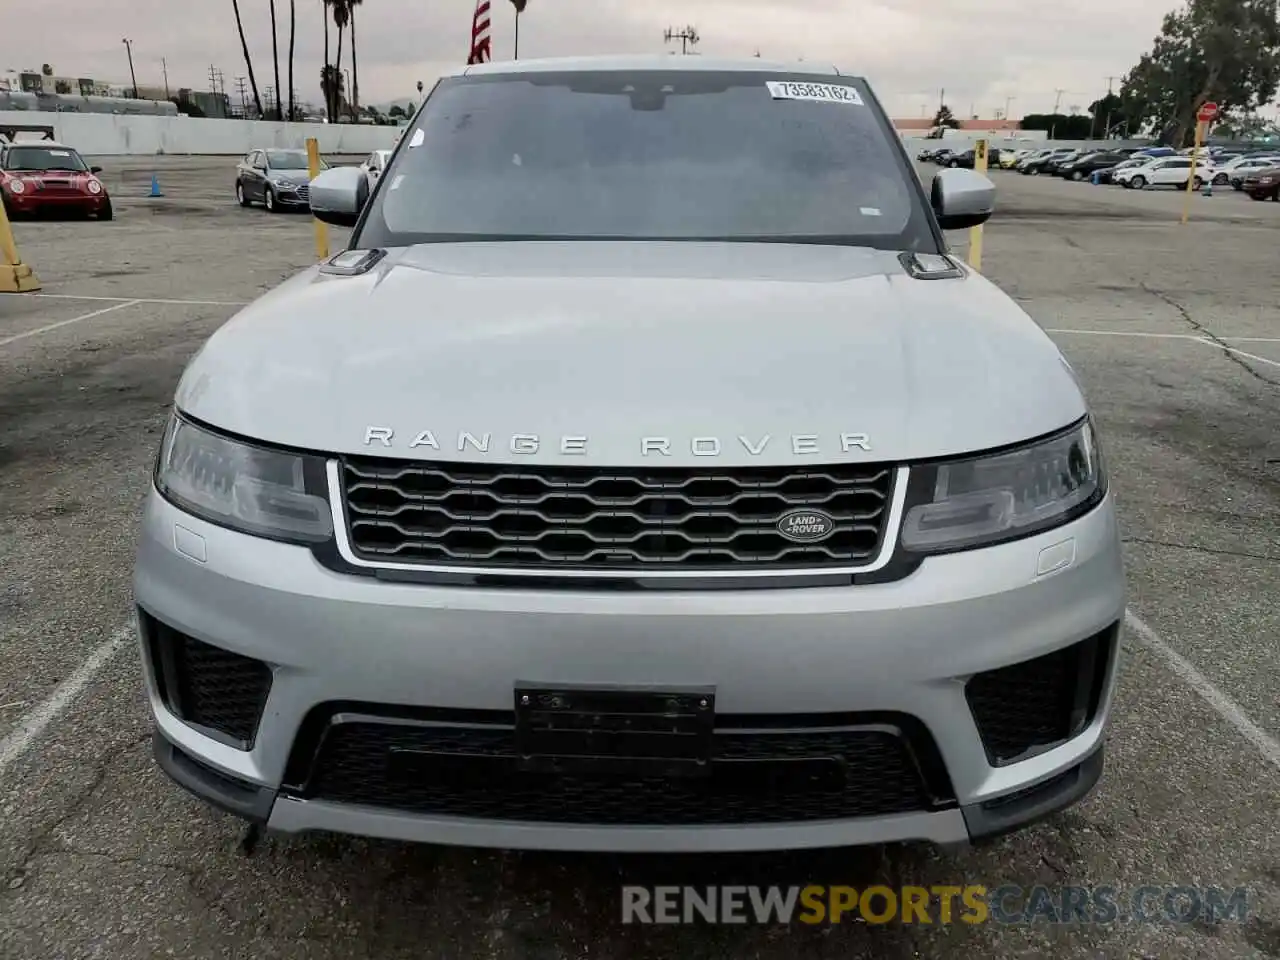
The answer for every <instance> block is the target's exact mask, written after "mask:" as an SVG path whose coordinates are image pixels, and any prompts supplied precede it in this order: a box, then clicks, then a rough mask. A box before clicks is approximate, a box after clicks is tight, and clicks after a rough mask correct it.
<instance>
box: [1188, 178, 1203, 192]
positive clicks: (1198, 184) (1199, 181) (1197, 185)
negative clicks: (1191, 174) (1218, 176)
mask: <svg viewBox="0 0 1280 960" xmlns="http://www.w3.org/2000/svg"><path fill="white" fill-rule="evenodd" d="M1191 186H1192V188H1193V189H1196V190H1203V189H1204V178H1203V177H1196V178H1195V179H1194V180H1192V181H1191Z"/></svg>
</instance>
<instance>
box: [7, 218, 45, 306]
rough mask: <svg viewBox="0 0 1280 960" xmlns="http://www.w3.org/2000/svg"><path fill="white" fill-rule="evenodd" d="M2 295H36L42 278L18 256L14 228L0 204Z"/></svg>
mask: <svg viewBox="0 0 1280 960" xmlns="http://www.w3.org/2000/svg"><path fill="white" fill-rule="evenodd" d="M0 255H3V258H4V259H3V260H0V293H34V292H35V291H36V290H39V289H40V278H39V277H37V276H36V275H35V272H34V271H33V270H32V269H31V268H30V267H29V266H27V265H26V264H25V263H23V262H22V258H21V257H19V256H18V244H17V241H15V240H14V239H13V227H11V226H9V216H8V214H6V213H5V211H4V204H3V203H0Z"/></svg>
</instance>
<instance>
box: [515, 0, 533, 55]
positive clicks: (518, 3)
mask: <svg viewBox="0 0 1280 960" xmlns="http://www.w3.org/2000/svg"><path fill="white" fill-rule="evenodd" d="M511 5H512V6H513V7H515V8H516V43H515V53H514V55H513V56H512V58H511V59H513V60H519V59H520V14H522V13H524V8H525V7H527V6H528V5H529V0H511Z"/></svg>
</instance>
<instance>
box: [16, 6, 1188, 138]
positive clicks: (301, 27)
mask: <svg viewBox="0 0 1280 960" xmlns="http://www.w3.org/2000/svg"><path fill="white" fill-rule="evenodd" d="M296 2H297V18H298V19H297V28H298V34H297V53H296V62H295V72H296V77H297V79H296V85H297V89H298V96H299V99H302V100H309V101H312V102H317V101H319V100H320V92H319V75H320V66H321V63H322V62H323V59H324V55H323V50H324V33H323V26H322V20H321V13H320V11H321V5H320V2H319V0H296ZM493 3H494V24H493V34H494V36H493V50H494V58H495V59H504V60H505V59H509V58H510V57H511V56H512V41H513V23H514V19H515V14H514V9H513V8H512V6H511V4H510V2H509V0H493ZM1175 3H1176V0H1125V2H1123V3H1120V4H1117V3H1115V2H1114V0H1073V2H1071V3H1061V2H1048V0H968V2H961V0H928V2H921V0H529V5H528V9H527V11H526V13H525V15H524V16H523V17H522V18H521V37H520V54H521V56H522V57H536V56H560V55H565V54H596V53H646V52H648V53H661V52H662V51H663V50H664V47H665V44H664V42H663V33H664V31H665V30H666V28H667V27H669V26H670V27H680V26H682V25H684V24H686V23H692V24H693V25H694V26H696V27H697V29H698V30H699V32H700V33H701V34H702V35H703V38H704V39H703V41H702V43H701V44H699V46H698V48H697V49H698V50H700V51H701V52H702V53H703V54H705V55H708V56H712V55H715V56H752V55H753V54H754V53H755V52H756V50H757V48H758V49H759V50H760V53H761V55H762V56H763V57H766V58H771V59H780V60H794V59H797V58H800V57H803V58H805V59H806V60H811V61H823V62H826V63H835V64H837V65H839V66H840V67H842V68H848V69H849V70H851V71H856V72H860V73H863V74H865V75H866V76H868V77H869V78H870V80H871V82H872V83H873V85H874V86H875V88H876V89H877V91H878V92H879V94H880V96H881V98H882V99H883V100H884V101H885V104H886V107H887V108H888V109H889V111H890V112H891V113H892V114H894V115H895V116H899V117H918V116H921V115H922V113H923V112H926V111H928V112H931V111H933V110H934V109H936V108H937V104H938V97H939V90H940V89H942V88H945V90H946V99H947V102H948V103H949V104H950V106H951V108H952V109H953V110H954V111H955V113H956V114H957V115H959V116H963V115H967V114H968V112H969V110H970V108H971V107H972V109H973V110H974V111H975V112H977V113H978V114H980V115H982V116H983V117H984V118H989V117H991V116H992V115H993V113H994V111H996V110H997V109H1001V110H1002V109H1003V108H1004V106H1005V102H1006V98H1007V97H1013V98H1014V100H1013V104H1012V108H1011V113H1012V114H1013V115H1014V116H1015V117H1017V116H1021V115H1022V114H1024V113H1038V112H1048V111H1050V110H1052V108H1053V105H1054V99H1055V96H1056V91H1057V90H1058V89H1059V88H1061V89H1062V90H1063V91H1064V92H1063V93H1062V96H1061V108H1062V110H1063V112H1066V111H1067V110H1068V109H1069V108H1070V107H1072V106H1078V107H1079V108H1081V109H1082V110H1083V109H1086V108H1087V107H1088V104H1089V103H1090V102H1091V101H1092V100H1094V99H1096V98H1097V97H1098V96H1100V95H1101V94H1103V93H1105V92H1106V88H1107V79H1106V78H1107V77H1108V76H1114V77H1120V76H1122V75H1123V74H1124V73H1125V72H1126V71H1127V70H1128V68H1129V67H1130V66H1132V65H1133V63H1135V62H1136V61H1137V58H1138V57H1139V55H1140V54H1141V53H1142V52H1143V51H1145V50H1146V49H1147V48H1148V47H1149V46H1150V43H1151V40H1152V38H1153V37H1154V36H1155V35H1156V33H1157V32H1158V31H1159V28H1160V20H1161V17H1162V16H1163V14H1164V13H1165V11H1166V10H1167V9H1169V8H1171V7H1172V6H1173V5H1174V4H1175ZM474 5H475V4H474V0H410V2H403V0H401V2H393V0H365V3H364V5H363V7H362V8H361V9H360V10H359V12H358V14H357V40H358V42H359V48H358V51H357V53H358V54H359V58H360V99H361V101H362V102H364V103H382V102H385V101H388V100H391V99H393V98H394V99H408V98H410V97H412V96H414V95H415V91H414V87H415V84H416V83H417V81H418V80H422V81H424V82H426V83H427V84H428V85H429V84H430V82H431V81H432V79H434V78H435V77H436V76H437V75H438V74H439V73H440V71H441V70H443V69H447V68H449V67H451V66H452V65H454V64H458V63H462V62H465V60H466V55H467V48H468V44H469V38H470V27H471V13H472V10H473V9H474ZM42 7H43V4H41V3H39V2H37V3H35V4H33V5H19V7H18V8H17V9H16V10H15V11H14V13H18V11H24V13H23V15H21V16H20V17H19V19H21V20H23V21H24V22H23V23H22V24H21V29H13V30H0V70H10V69H31V68H35V69H38V68H39V66H40V63H43V62H48V63H51V64H52V65H53V67H54V69H55V72H56V74H57V75H59V76H90V77H93V78H95V79H105V80H108V81H111V82H117V83H127V82H128V80H129V67H128V61H127V59H126V56H125V47H124V45H123V44H122V43H121V42H120V40H121V38H123V37H126V36H127V37H129V38H130V40H131V41H132V42H133V51H134V65H135V67H136V69H137V73H138V82H139V83H143V84H146V83H155V84H160V83H161V82H162V75H161V63H160V58H161V57H164V58H166V59H167V61H168V72H169V83H170V86H171V87H172V88H174V89H176V88H178V87H193V88H197V89H202V90H207V89H208V88H209V76H208V74H209V65H210V64H214V65H215V66H216V67H218V68H219V69H220V70H222V71H223V73H224V75H225V77H226V85H227V89H228V91H233V90H234V87H235V78H236V77H237V76H241V75H244V74H245V73H246V70H245V63H244V57H243V55H242V53H241V51H240V41H239V38H238V36H237V33H236V27H235V19H234V17H233V14H232V6H231V2H230V0H200V2H197V0H128V2H124V0H117V2H108V3H102V2H101V0H59V2H58V3H57V4H54V5H52V6H51V7H50V10H49V11H45V12H44V13H40V12H38V11H40V10H41V9H42ZM240 8H241V13H242V16H243V17H244V20H245V33H246V35H247V37H248V40H249V48H250V52H251V54H252V56H253V66H254V70H255V72H256V74H257V79H258V85H259V87H260V88H265V87H267V86H269V85H271V84H272V83H273V79H272V77H271V73H272V65H271V24H270V15H269V12H268V11H269V4H268V0H240ZM276 8H277V15H278V16H279V18H280V47H281V84H282V85H284V86H287V83H288V81H287V78H286V67H285V62H286V56H287V52H288V40H289V30H288V17H289V2H288V0H276ZM1121 10H1122V11H1123V13H1118V11H1121ZM179 11H180V12H179ZM53 14H56V15H53ZM9 19H10V20H12V16H10V17H9ZM330 42H331V44H332V45H333V47H334V49H335V50H336V35H335V34H334V31H333V30H332V29H331V30H330ZM349 49H350V45H349V41H348V43H347V44H346V45H345V46H344V50H343V64H344V66H349V64H350V56H349ZM33 58H35V59H33ZM1116 86H1117V87H1118V86H1119V81H1118V80H1117V81H1116Z"/></svg>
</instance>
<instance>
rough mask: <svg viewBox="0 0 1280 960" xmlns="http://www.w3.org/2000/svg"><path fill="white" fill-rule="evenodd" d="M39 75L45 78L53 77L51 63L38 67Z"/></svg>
mask: <svg viewBox="0 0 1280 960" xmlns="http://www.w3.org/2000/svg"><path fill="white" fill-rule="evenodd" d="M40 74H41V76H45V77H52V76H53V64H51V63H46V64H42V65H41V67H40Z"/></svg>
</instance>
